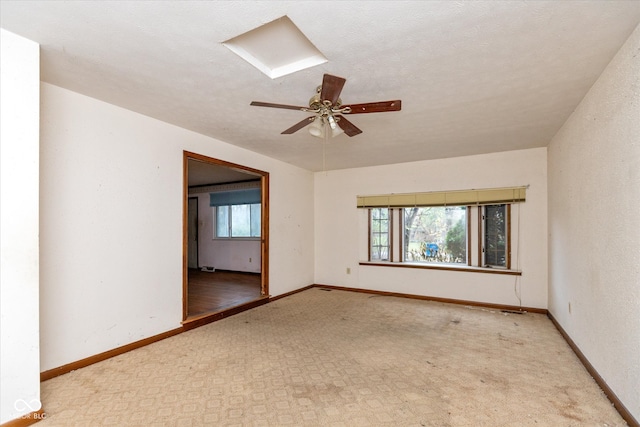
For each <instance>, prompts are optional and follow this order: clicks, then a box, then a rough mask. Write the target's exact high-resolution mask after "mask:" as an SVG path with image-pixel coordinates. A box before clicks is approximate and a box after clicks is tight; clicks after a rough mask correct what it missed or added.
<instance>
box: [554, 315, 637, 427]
mask: <svg viewBox="0 0 640 427" xmlns="http://www.w3.org/2000/svg"><path fill="white" fill-rule="evenodd" d="M547 317H548V318H549V319H551V322H552V323H553V324H554V326H555V327H556V329H557V330H558V332H560V335H562V337H563V338H564V340H565V341H566V342H567V344H569V347H571V350H573V352H574V353H575V354H576V356H578V359H580V362H582V364H583V365H584V367H585V369H586V370H587V372H589V374H590V375H591V376H592V377H593V379H594V380H595V381H596V383H597V384H598V385H599V386H600V388H601V389H602V391H603V392H604V394H605V395H606V396H607V398H608V399H609V401H611V403H612V404H613V407H614V408H616V410H617V411H618V413H619V414H620V416H621V417H622V418H623V419H624V420H625V421H626V422H627V424H628V425H629V427H640V424H639V423H638V420H636V419H635V417H634V416H633V415H631V412H629V410H628V409H627V408H626V407H625V406H624V404H623V403H622V401H620V399H618V396H616V394H615V393H614V392H613V390H611V388H610V387H609V386H608V385H607V383H606V381H605V380H604V378H602V377H601V376H600V374H599V373H598V371H596V368H594V367H593V365H592V364H591V362H589V359H587V358H586V356H585V355H584V354H583V353H582V351H581V350H580V348H579V347H578V346H577V345H576V343H575V342H573V340H572V339H571V337H570V336H569V334H567V332H566V331H565V330H564V329H563V328H562V326H560V323H558V321H557V320H556V319H555V317H553V314H551V312H548V313H547Z"/></svg>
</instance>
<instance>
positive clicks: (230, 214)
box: [212, 203, 262, 240]
mask: <svg viewBox="0 0 640 427" xmlns="http://www.w3.org/2000/svg"><path fill="white" fill-rule="evenodd" d="M233 206H248V207H249V209H248V211H249V234H250V235H249V236H233V209H232V208H233ZM254 206H257V208H254ZM212 208H213V211H214V212H213V221H214V226H213V238H214V239H216V240H260V239H261V238H262V213H261V209H262V204H261V203H243V204H240V205H222V206H212ZM220 208H226V209H227V218H228V221H227V231H228V235H227V236H219V235H218V210H219V209H220ZM255 209H257V210H258V214H259V218H260V224H259V226H258V232H259V233H260V234H259V235H257V236H251V231H252V227H251V223H252V222H251V218H252V213H253V211H254V210H255Z"/></svg>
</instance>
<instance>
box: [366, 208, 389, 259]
mask: <svg viewBox="0 0 640 427" xmlns="http://www.w3.org/2000/svg"><path fill="white" fill-rule="evenodd" d="M369 215H370V218H371V219H370V227H369V228H370V230H371V231H370V233H369V242H370V243H369V260H370V261H389V260H390V259H391V257H390V248H391V214H390V209H387V208H375V209H371V210H370V211H369Z"/></svg>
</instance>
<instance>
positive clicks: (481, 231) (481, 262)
mask: <svg viewBox="0 0 640 427" xmlns="http://www.w3.org/2000/svg"><path fill="white" fill-rule="evenodd" d="M487 206H504V207H505V212H504V216H505V249H504V250H505V265H504V266H502V265H493V264H487V263H486V261H485V255H486V247H487V241H486V235H485V231H486V227H487V224H486V222H487V216H486V207H487ZM511 234H512V230H511V204H510V203H499V204H494V205H485V206H480V209H478V245H479V246H478V248H479V252H478V266H479V267H482V268H497V269H502V270H511Z"/></svg>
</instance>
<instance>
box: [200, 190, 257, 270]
mask: <svg viewBox="0 0 640 427" xmlns="http://www.w3.org/2000/svg"><path fill="white" fill-rule="evenodd" d="M189 197H197V198H198V265H199V266H200V267H205V266H206V267H215V268H216V269H218V270H231V271H244V272H248V273H260V258H261V246H262V245H261V243H260V240H231V239H227V240H225V239H214V238H213V235H214V232H213V231H214V230H213V227H214V225H213V224H214V222H213V208H212V207H211V206H209V193H199V194H192V195H190V196H189Z"/></svg>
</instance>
